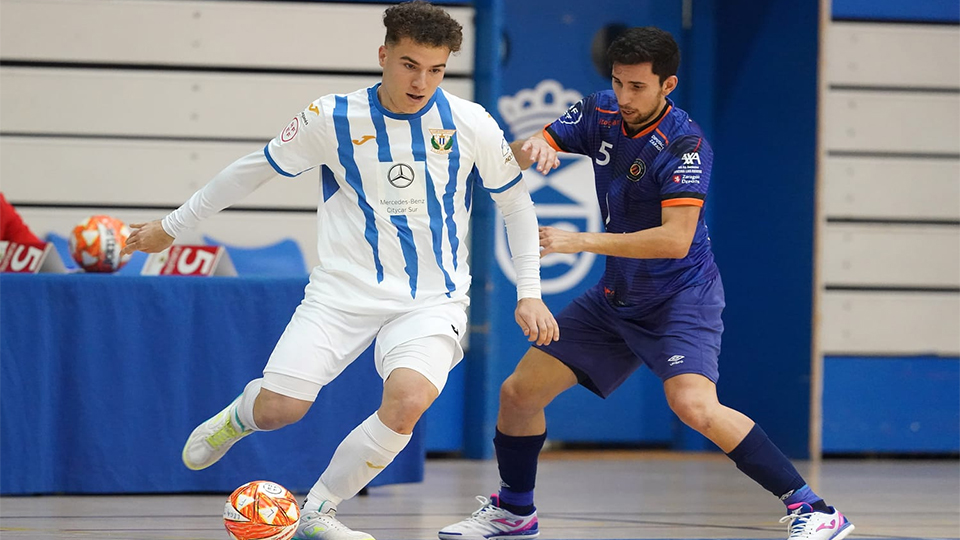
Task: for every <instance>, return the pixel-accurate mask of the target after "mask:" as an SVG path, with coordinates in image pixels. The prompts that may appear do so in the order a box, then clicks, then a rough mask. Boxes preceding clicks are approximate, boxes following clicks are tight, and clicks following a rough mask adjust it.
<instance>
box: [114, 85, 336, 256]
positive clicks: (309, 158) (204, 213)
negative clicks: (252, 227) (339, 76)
mask: <svg viewBox="0 0 960 540" xmlns="http://www.w3.org/2000/svg"><path fill="white" fill-rule="evenodd" d="M308 118H309V120H308ZM323 120H324V111H323V109H322V107H321V104H320V100H317V101H314V102H313V103H311V104H310V105H309V106H308V107H307V108H306V109H304V110H303V111H302V112H301V113H300V114H299V115H297V116H295V117H294V118H293V120H291V121H290V123H289V124H287V127H286V128H285V129H284V130H283V131H282V132H281V133H280V135H278V136H277V137H275V138H274V139H273V140H271V141H270V142H269V143H267V145H266V146H265V147H264V148H263V150H261V151H257V152H253V153H251V154H249V155H247V156H244V157H242V158H240V159H238V160H237V161H235V162H233V163H232V164H230V165H228V166H227V167H226V168H225V169H223V170H222V171H220V173H219V174H217V175H216V176H215V177H213V179H212V180H211V181H210V182H209V183H207V185H205V186H204V187H203V188H201V189H200V190H199V191H197V192H196V193H194V194H193V196H192V197H190V199H189V200H187V202H185V203H183V205H181V206H180V208H177V209H176V210H174V211H173V212H171V213H170V214H168V215H167V216H166V217H165V218H163V219H162V220H157V221H152V222H150V223H134V224H132V225H130V228H131V229H132V232H131V233H130V237H129V238H127V244H126V246H125V247H124V248H123V252H122V253H124V254H128V253H133V252H134V251H146V252H147V253H157V252H160V251H163V250H165V249H167V248H168V247H170V245H171V244H173V240H174V238H176V237H177V236H178V235H179V234H180V233H181V232H183V231H185V230H188V229H192V228H194V227H196V226H197V225H198V224H199V223H200V222H201V221H203V220H204V219H207V218H209V217H210V216H212V215H214V214H216V213H218V212H220V211H221V210H223V209H224V208H226V207H228V206H232V205H234V204H236V203H238V202H240V201H241V200H243V198H245V197H246V196H248V195H250V194H251V193H253V192H254V191H256V189H257V188H259V187H260V186H262V185H263V184H265V183H266V182H267V181H269V180H271V179H273V178H276V177H277V176H286V177H290V178H292V177H296V176H297V175H299V174H300V173H302V172H304V171H307V170H309V169H311V168H313V167H315V166H316V165H319V164H320V163H322V162H323V161H324V159H325V157H326V156H325V155H324V151H325V145H324V142H323V141H324V130H325V128H324V122H323Z"/></svg>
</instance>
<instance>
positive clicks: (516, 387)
mask: <svg viewBox="0 0 960 540" xmlns="http://www.w3.org/2000/svg"><path fill="white" fill-rule="evenodd" d="M532 390H533V389H531V388H529V386H528V385H526V384H524V383H523V381H521V380H520V378H519V377H517V376H516V375H511V376H509V377H507V380H505V381H503V384H502V385H500V408H501V410H503V411H506V412H512V411H516V412H521V413H522V412H534V411H536V410H538V409H541V408H543V407H542V406H540V405H539V404H538V400H537V399H536V393H535V392H533V391H532Z"/></svg>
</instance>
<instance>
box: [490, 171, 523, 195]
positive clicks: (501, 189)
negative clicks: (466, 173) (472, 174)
mask: <svg viewBox="0 0 960 540" xmlns="http://www.w3.org/2000/svg"><path fill="white" fill-rule="evenodd" d="M520 180H523V173H520V174H518V175H517V177H516V178H514V179H513V180H511V181H509V182H507V183H506V184H505V185H503V186H500V187H498V188H496V189H487V188H483V189H486V190H487V191H489V192H490V193H503V192H504V191H506V190H508V189H510V188H512V187H513V185H514V184H516V183H517V182H519V181H520ZM480 185H481V186H482V185H483V181H482V180H481V181H480Z"/></svg>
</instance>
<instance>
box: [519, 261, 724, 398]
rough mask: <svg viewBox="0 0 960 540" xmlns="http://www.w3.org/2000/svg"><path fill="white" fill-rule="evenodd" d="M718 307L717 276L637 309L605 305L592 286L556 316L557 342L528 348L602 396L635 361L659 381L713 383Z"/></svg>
mask: <svg viewBox="0 0 960 540" xmlns="http://www.w3.org/2000/svg"><path fill="white" fill-rule="evenodd" d="M723 307H724V298H723V283H722V282H721V281H720V276H717V277H715V278H714V279H712V280H710V281H708V282H706V283H703V284H701V285H697V286H694V287H689V288H687V289H683V290H682V291H680V292H678V293H676V294H675V295H673V296H672V297H670V298H669V299H668V300H666V301H665V302H663V303H662V304H660V305H657V306H654V307H652V308H650V309H646V310H645V311H642V312H638V311H637V310H636V309H634V308H629V307H628V308H618V307H613V306H611V305H610V303H609V302H607V299H606V298H605V297H604V295H603V291H602V289H601V288H600V287H593V288H591V289H590V290H588V291H587V292H585V293H583V294H582V295H580V296H579V297H577V298H576V299H574V301H573V302H571V303H570V305H568V306H567V307H566V308H564V309H563V311H561V312H560V314H559V315H557V322H558V323H559V325H560V341H554V342H553V343H550V344H549V345H544V346H540V345H534V347H537V348H538V349H540V350H542V351H543V352H545V353H547V354H549V355H551V356H553V357H555V358H557V359H558V360H560V361H561V362H563V363H564V364H566V365H567V366H568V367H569V368H570V369H572V370H573V372H574V373H576V375H577V379H578V380H579V381H580V384H581V385H583V386H584V387H586V388H587V389H588V390H590V391H591V392H593V393H595V394H597V395H598V396H600V397H602V398H606V397H607V396H609V395H610V394H611V393H612V392H613V391H614V390H616V389H617V387H618V386H620V385H621V384H623V381H625V380H627V377H629V376H630V375H631V374H632V373H633V372H634V371H636V370H637V368H639V367H640V364H646V365H647V367H648V368H650V371H653V372H654V373H655V374H656V375H657V376H658V377H660V379H661V380H663V381H666V380H667V379H669V378H670V377H675V376H677V375H681V374H683V373H699V374H700V375H703V376H704V377H706V378H708V379H710V380H711V381H713V382H714V383H716V382H717V379H719V377H720V372H719V370H718V368H717V365H718V361H719V356H720V335H721V334H722V333H723V321H722V320H721V319H720V313H721V312H722V311H723Z"/></svg>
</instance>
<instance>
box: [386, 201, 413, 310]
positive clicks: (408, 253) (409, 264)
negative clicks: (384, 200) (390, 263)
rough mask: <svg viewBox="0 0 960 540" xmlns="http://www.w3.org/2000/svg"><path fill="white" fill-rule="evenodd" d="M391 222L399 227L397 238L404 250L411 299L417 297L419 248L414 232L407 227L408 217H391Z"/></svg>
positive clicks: (404, 267) (404, 269)
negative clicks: (415, 243) (414, 241)
mask: <svg viewBox="0 0 960 540" xmlns="http://www.w3.org/2000/svg"><path fill="white" fill-rule="evenodd" d="M390 222H391V223H393V224H394V225H395V226H396V227H397V238H399V239H400V249H401V250H403V262H404V266H403V271H404V272H406V273H407V276H408V277H409V282H410V298H416V297H417V264H418V263H417V248H416V247H415V246H414V243H413V231H411V230H410V226H409V225H407V216H390Z"/></svg>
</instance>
